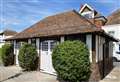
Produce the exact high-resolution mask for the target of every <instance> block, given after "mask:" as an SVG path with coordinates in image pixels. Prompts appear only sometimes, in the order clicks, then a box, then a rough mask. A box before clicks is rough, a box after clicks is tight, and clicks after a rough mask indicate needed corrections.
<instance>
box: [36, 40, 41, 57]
mask: <svg viewBox="0 0 120 82" xmlns="http://www.w3.org/2000/svg"><path fill="white" fill-rule="evenodd" d="M36 48H37V53H38V56H39V54H40V38H36Z"/></svg>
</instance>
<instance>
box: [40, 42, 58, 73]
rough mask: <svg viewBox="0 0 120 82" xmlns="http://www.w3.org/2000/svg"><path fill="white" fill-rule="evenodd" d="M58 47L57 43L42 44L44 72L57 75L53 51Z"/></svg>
mask: <svg viewBox="0 0 120 82" xmlns="http://www.w3.org/2000/svg"><path fill="white" fill-rule="evenodd" d="M55 45H56V42H55V41H52V40H47V41H42V42H41V63H40V68H41V71H42V72H46V73H50V74H55V70H54V68H53V65H52V50H53V48H54V46H55Z"/></svg>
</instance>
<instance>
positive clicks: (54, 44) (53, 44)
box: [50, 41, 57, 51]
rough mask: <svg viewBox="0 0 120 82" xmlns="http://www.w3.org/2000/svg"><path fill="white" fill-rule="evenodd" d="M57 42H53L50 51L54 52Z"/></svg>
mask: <svg viewBox="0 0 120 82" xmlns="http://www.w3.org/2000/svg"><path fill="white" fill-rule="evenodd" d="M56 44H57V43H56V42H55V41H54V42H51V43H50V50H51V51H52V50H53V48H54V47H55V46H56Z"/></svg>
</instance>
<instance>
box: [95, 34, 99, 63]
mask: <svg viewBox="0 0 120 82" xmlns="http://www.w3.org/2000/svg"><path fill="white" fill-rule="evenodd" d="M95 39H96V62H98V56H99V51H98V50H99V47H98V43H99V38H98V35H96V37H95Z"/></svg>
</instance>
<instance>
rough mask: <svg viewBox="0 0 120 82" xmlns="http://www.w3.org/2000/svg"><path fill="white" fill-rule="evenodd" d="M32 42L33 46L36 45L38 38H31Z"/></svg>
mask: <svg viewBox="0 0 120 82" xmlns="http://www.w3.org/2000/svg"><path fill="white" fill-rule="evenodd" d="M31 44H32V46H33V47H36V39H31Z"/></svg>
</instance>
